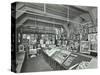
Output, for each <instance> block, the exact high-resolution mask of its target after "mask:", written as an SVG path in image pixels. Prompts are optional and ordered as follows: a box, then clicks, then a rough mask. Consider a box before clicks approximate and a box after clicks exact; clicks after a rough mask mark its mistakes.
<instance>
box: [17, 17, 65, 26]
mask: <svg viewBox="0 0 100 75" xmlns="http://www.w3.org/2000/svg"><path fill="white" fill-rule="evenodd" d="M27 20H32V21H38V22H44V23H49V24H54V25H64V23H57V22H52V21H47V20H43V19H36V18H33V17H25V18H24V19H22V20H21V21H20V22H19V23H18V24H17V27H19V26H20V25H23V23H25V22H26V21H27Z"/></svg>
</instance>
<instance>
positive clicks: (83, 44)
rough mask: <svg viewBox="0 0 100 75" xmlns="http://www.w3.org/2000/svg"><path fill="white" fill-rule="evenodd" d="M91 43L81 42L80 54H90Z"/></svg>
mask: <svg viewBox="0 0 100 75" xmlns="http://www.w3.org/2000/svg"><path fill="white" fill-rule="evenodd" d="M89 46H90V45H89V42H88V41H81V42H80V53H87V54H89V53H90V52H89Z"/></svg>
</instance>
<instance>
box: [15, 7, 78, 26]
mask: <svg viewBox="0 0 100 75" xmlns="http://www.w3.org/2000/svg"><path fill="white" fill-rule="evenodd" d="M17 11H19V12H23V14H24V13H27V14H33V15H37V16H43V17H47V18H53V19H58V20H61V21H65V22H68V21H69V22H72V23H75V24H80V23H79V22H75V21H73V20H69V19H68V18H65V17H62V16H58V15H54V14H51V13H47V12H46V13H44V12H43V11H40V10H37V9H34V10H33V8H32V9H27V10H24V11H21V10H16V12H17ZM16 19H17V18H16Z"/></svg>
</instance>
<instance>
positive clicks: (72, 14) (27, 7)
mask: <svg viewBox="0 0 100 75" xmlns="http://www.w3.org/2000/svg"><path fill="white" fill-rule="evenodd" d="M12 9H13V8H12ZM89 10H91V9H90V7H84V8H82V7H81V6H69V5H58V4H43V3H25V2H17V3H16V27H17V28H18V27H24V28H25V27H26V28H27V27H30V28H32V27H33V28H34V26H36V24H37V25H38V26H41V25H42V26H49V27H64V28H65V30H66V31H68V28H67V24H68V23H69V22H72V23H75V24H80V22H77V21H74V19H75V18H77V17H79V16H81V15H83V14H89ZM81 17H82V16H81ZM83 18H84V17H83ZM85 19H86V18H85ZM88 19H90V17H89V18H88Z"/></svg>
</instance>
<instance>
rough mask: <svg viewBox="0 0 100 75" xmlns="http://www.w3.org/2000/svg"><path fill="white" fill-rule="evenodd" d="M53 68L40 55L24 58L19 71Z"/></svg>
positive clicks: (49, 69)
mask: <svg viewBox="0 0 100 75" xmlns="http://www.w3.org/2000/svg"><path fill="white" fill-rule="evenodd" d="M52 70H53V69H52V68H51V67H50V66H49V64H48V63H47V62H46V61H45V59H44V58H43V56H42V55H39V56H37V57H33V58H29V59H27V58H25V61H24V63H23V66H22V69H21V72H22V73H23V72H40V71H52Z"/></svg>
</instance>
